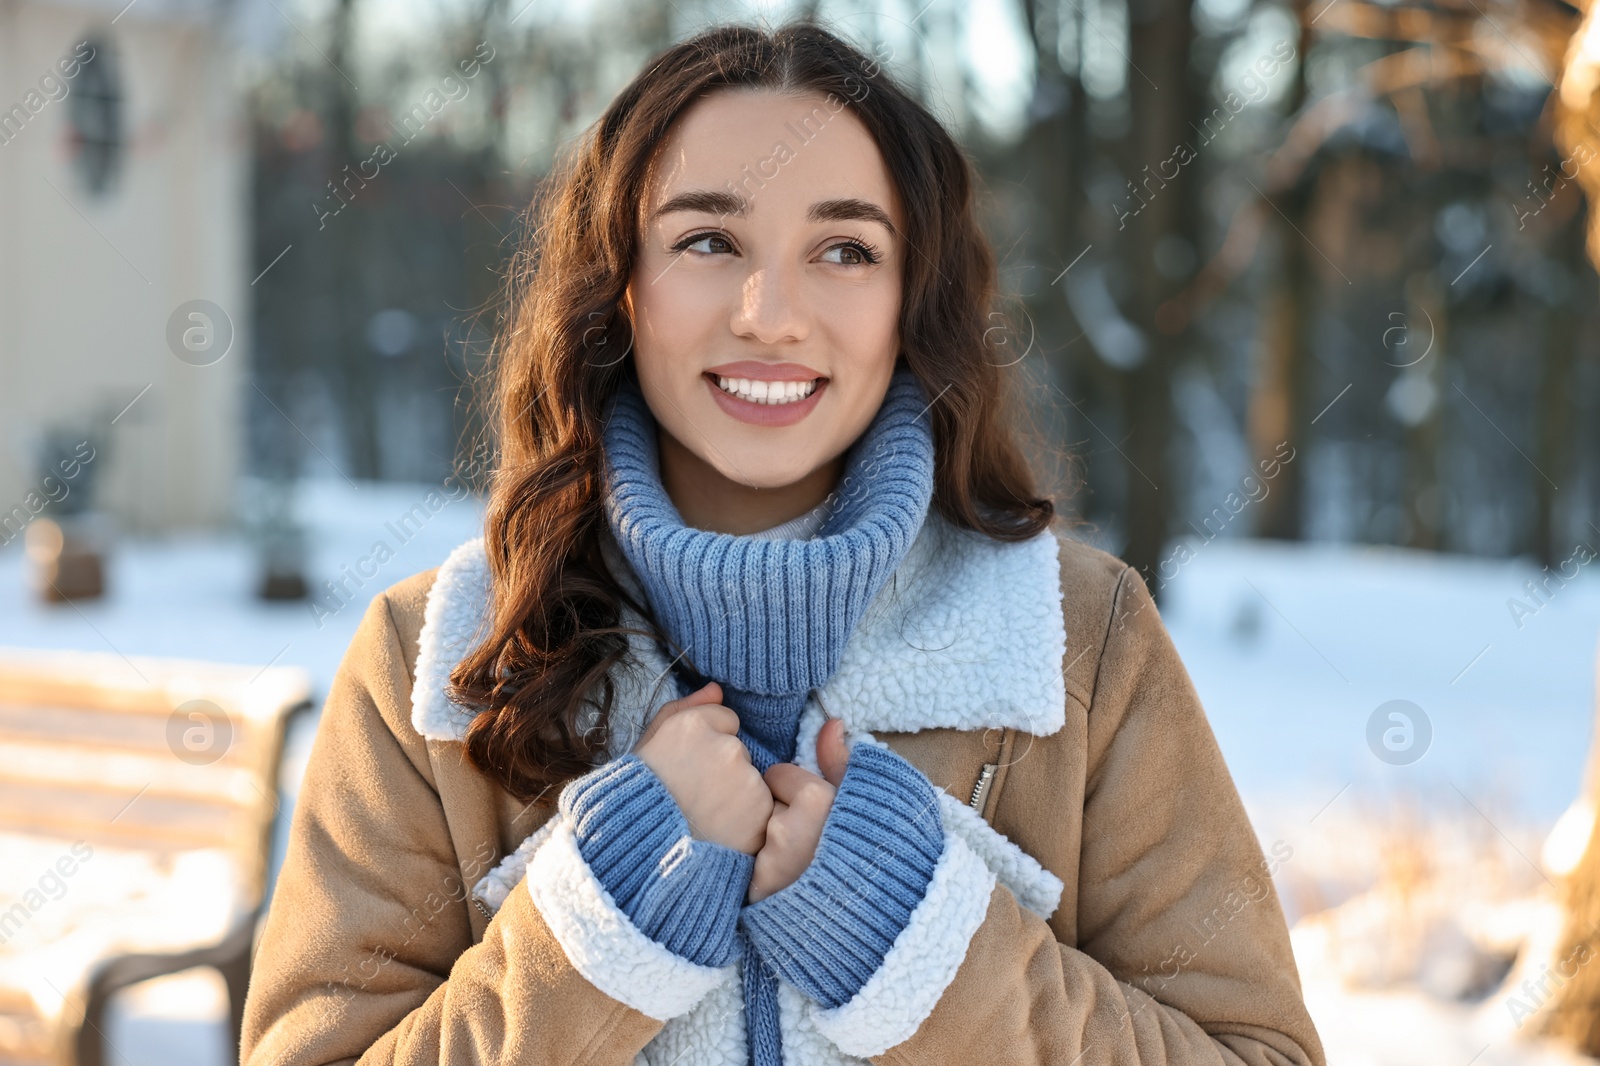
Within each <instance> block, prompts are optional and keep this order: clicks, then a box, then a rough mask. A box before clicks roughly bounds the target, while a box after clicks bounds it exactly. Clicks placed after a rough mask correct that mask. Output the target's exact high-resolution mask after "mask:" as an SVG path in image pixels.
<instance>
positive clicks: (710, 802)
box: [633, 681, 815, 855]
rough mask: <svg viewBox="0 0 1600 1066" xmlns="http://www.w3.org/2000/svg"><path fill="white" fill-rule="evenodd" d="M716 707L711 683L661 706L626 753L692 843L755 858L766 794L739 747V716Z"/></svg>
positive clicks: (718, 694)
mask: <svg viewBox="0 0 1600 1066" xmlns="http://www.w3.org/2000/svg"><path fill="white" fill-rule="evenodd" d="M720 699H722V687H721V686H720V685H718V684H717V683H716V682H715V681H711V682H708V683H707V684H706V685H705V687H704V688H701V689H700V690H699V691H697V692H691V693H690V694H689V695H687V696H685V697H683V698H682V699H679V700H672V701H671V702H669V703H665V704H663V705H662V707H661V710H659V711H657V712H656V715H655V717H654V718H652V719H651V720H650V725H649V726H648V727H646V729H645V731H644V734H643V735H642V736H640V738H639V741H638V743H636V744H635V745H634V746H633V751H634V754H636V755H638V756H639V760H640V761H641V762H643V763H644V764H645V765H646V766H648V767H650V769H651V770H652V771H654V772H655V775H656V776H657V777H659V778H660V779H661V783H662V784H663V785H665V786H666V787H667V791H668V792H670V793H671V794H672V798H673V799H675V800H677V801H678V807H679V809H680V810H682V811H683V816H684V819H685V820H686V821H688V823H689V829H690V832H691V833H692V834H693V835H694V836H696V837H698V838H700V839H702V840H709V841H711V842H712V843H715V844H721V845H723V846H724V847H729V848H733V849H735V850H737V851H742V852H744V853H745V854H746V855H755V854H757V853H758V852H760V851H761V849H762V845H763V843H764V842H765V840H766V834H767V825H768V819H769V818H770V817H771V815H772V808H773V799H772V793H771V792H769V791H768V788H767V783H766V782H765V781H763V780H762V777H761V774H760V773H758V772H757V771H756V768H755V766H754V764H752V763H751V762H750V753H749V751H747V750H746V749H745V746H744V741H742V740H740V739H739V716H738V715H737V714H736V713H734V711H733V710H732V709H731V708H728V707H724V706H722V704H720V703H718V702H717V701H718V700H720ZM795 769H797V770H798V769H799V767H795ZM801 772H802V773H804V771H801ZM810 776H814V775H810ZM813 846H815V845H814V844H813Z"/></svg>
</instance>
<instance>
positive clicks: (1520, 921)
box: [0, 0, 1600, 1066]
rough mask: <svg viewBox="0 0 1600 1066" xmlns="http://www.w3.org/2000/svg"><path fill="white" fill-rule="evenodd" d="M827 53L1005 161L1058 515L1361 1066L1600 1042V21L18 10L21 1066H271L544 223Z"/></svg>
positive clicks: (1448, 16)
mask: <svg viewBox="0 0 1600 1066" xmlns="http://www.w3.org/2000/svg"><path fill="white" fill-rule="evenodd" d="M806 13H810V14H813V15H815V16H817V17H819V18H821V19H823V20H825V21H826V22H827V23H828V24H829V25H830V27H832V28H833V29H834V30H835V31H836V32H839V33H841V34H842V35H845V36H847V37H849V38H851V39H852V40H854V41H855V42H856V43H857V44H859V45H860V46H861V47H863V48H865V49H868V50H870V51H872V52H873V53H874V54H876V55H877V56H879V57H881V58H882V60H883V65H884V67H885V69H886V70H887V71H889V73H890V74H892V75H893V76H894V77H896V78H898V79H901V80H902V82H903V83H904V84H906V85H907V86H909V87H910V88H911V89H912V90H913V91H914V92H915V93H916V94H917V95H918V96H919V97H920V98H921V99H922V100H924V101H925V102H926V103H927V105H928V106H929V107H931V108H932V109H933V110H934V112H935V113H936V114H938V115H939V116H940V117H941V119H943V120H944V121H945V122H946V123H948V125H949V127H950V128H951V129H952V131H953V132H955V133H956V134H957V135H958V136H959V138H960V139H961V141H962V142H963V144H964V145H965V146H966V148H967V150H968V151H969V152H970V154H971V156H972V158H973V159H974V161H975V163H976V164H977V166H978V168H979V170H980V171H981V173H982V176H983V180H984V186H985V190H984V202H983V212H984V219H985V224H986V225H987V227H988V230H989V234H990V236H991V239H992V241H993V243H994V245H995V247H996V249H997V253H998V256H999V258H1000V261H1001V278H1002V284H1003V287H1004V290H1005V294H1006V297H1007V313H1006V314H1005V315H1004V316H1003V317H997V318H996V320H995V321H996V326H995V328H994V329H993V330H991V337H990V342H991V345H992V346H993V347H994V348H995V349H996V352H997V353H998V354H999V355H1000V356H1002V357H1006V358H1007V359H1008V361H1011V362H1014V363H1015V365H1016V368H1017V372H1018V373H1019V374H1021V375H1022V376H1023V381H1024V383H1025V388H1024V389H1023V392H1024V394H1025V396H1026V398H1027V401H1028V403H1029V404H1030V405H1031V406H1032V414H1033V415H1034V417H1035V420H1036V421H1037V423H1038V424H1039V425H1040V426H1041V427H1042V428H1043V429H1044V431H1045V437H1046V446H1045V447H1044V448H1042V449H1041V450H1040V452H1039V454H1037V455H1036V456H1035V459H1036V461H1037V464H1038V467H1039V470H1040V473H1041V476H1042V477H1043V478H1044V480H1045V482H1046V483H1047V484H1048V485H1049V487H1050V489H1051V491H1052V492H1053V493H1054V494H1055V495H1056V498H1057V499H1058V501H1059V504H1060V507H1061V510H1062V511H1063V512H1064V513H1066V514H1068V515H1069V516H1071V518H1072V519H1073V521H1074V522H1075V523H1076V526H1077V533H1076V535H1077V536H1079V537H1081V538H1083V539H1085V540H1088V541H1090V542H1092V543H1094V544H1096V545H1098V546H1100V547H1103V548H1105V549H1107V550H1109V551H1112V552H1115V553H1117V554H1119V555H1121V556H1122V557H1123V558H1124V559H1126V560H1127V561H1128V562H1129V563H1131V564H1133V565H1135V566H1137V567H1138V568H1139V569H1140V570H1141V572H1143V573H1144V575H1145V579H1146V582H1147V583H1148V584H1149V585H1150V587H1151V588H1152V590H1153V591H1154V592H1155V594H1156V596H1157V600H1158V603H1159V604H1160V607H1161V611H1162V615H1163V617H1164V619H1165V620H1166V623H1167V625H1168V627H1169V628H1170V630H1171V632H1172V634H1173V638H1174V640H1175V641H1176V643H1177V644H1178V648H1179V651H1180V652H1181V654H1182V656H1183V658H1184V660H1185V662H1186V664H1187V665H1188V667H1189V670H1190V672H1191V674H1192V676H1193V678H1194V681H1195V684H1196V686H1197V688H1198V689H1199V691H1200V694H1201V697H1202V699H1203V701H1204V703H1205V706H1206V709H1207V713H1208V714H1209V716H1210V718H1211V721H1212V725H1213V728H1214V730H1215V731H1216V733H1217V736H1218V739H1219V742H1220V743H1221V746H1222V748H1223V751H1224V754H1225V755H1226V757H1227V759H1228V763H1229V766H1230V768H1231V769H1232V771H1233V774H1234V778H1235V780H1236V782H1237V784H1238V786H1239V788H1240V791H1241V793H1242V795H1243V796H1244V799H1245V801H1246V804H1247V806H1248V808H1249V810H1250V812H1251V816H1252V818H1253V820H1254V822H1255V825H1256V827H1257V830H1258V832H1259V834H1260V836H1261V839H1262V842H1263V846H1264V847H1267V846H1271V845H1272V844H1274V843H1281V845H1282V846H1283V847H1286V848H1287V849H1288V851H1289V853H1290V856H1291V857H1290V858H1289V859H1288V860H1287V861H1285V862H1283V863H1282V864H1281V866H1280V868H1279V869H1278V871H1277V873H1276V884H1277V889H1278V892H1279V895H1280V898H1281V899H1282V901H1283V904H1284V907H1285V909H1286V911H1287V912H1288V915H1289V919H1290V921H1291V924H1292V925H1293V936H1294V942H1295V948H1296V953H1297V957H1298V960H1299V965H1300V969H1301V976H1302V980H1303V982H1304V984H1305V987H1306V993H1307V999H1308V1002H1309V1003H1310V1005H1311V1007H1312V1011H1313V1014H1314V1016H1315V1018H1316V1020H1317V1023H1318V1026H1319V1029H1320V1031H1321V1035H1322V1038H1323V1040H1324V1043H1325V1044H1326V1046H1327V1050H1328V1053H1329V1059H1330V1062H1332V1063H1334V1064H1336V1066H1389V1064H1401V1063H1428V1064H1441V1066H1473V1064H1474V1063H1476V1064H1479V1066H1493V1064H1498V1063H1512V1062H1537V1063H1545V1062H1549V1063H1556V1062H1560V1063H1572V1062H1581V1061H1586V1060H1587V1059H1588V1058H1589V1057H1590V1056H1594V1055H1600V967H1592V968H1591V967H1588V966H1587V962H1588V961H1590V960H1591V959H1593V958H1597V957H1600V943H1594V944H1592V945H1591V942H1590V938H1591V937H1594V936H1595V935H1596V934H1595V933H1594V932H1593V930H1595V929H1596V928H1597V926H1596V924H1595V922H1596V921H1600V902H1597V901H1600V890H1597V889H1600V847H1591V846H1590V838H1591V836H1592V835H1593V828H1594V824H1595V818H1594V802H1593V799H1592V795H1591V790H1592V785H1593V779H1594V778H1595V772H1594V770H1593V768H1592V765H1591V763H1592V756H1591V740H1592V736H1593V732H1594V731H1593V723H1594V717H1595V691H1596V689H1595V678H1596V637H1597V630H1600V579H1597V578H1596V577H1595V573H1594V570H1595V568H1594V567H1592V566H1590V565H1589V564H1590V563H1591V562H1593V561H1594V560H1595V558H1596V556H1597V554H1600V417H1597V415H1600V330H1597V329H1596V326H1597V324H1600V300H1597V287H1596V262H1597V261H1600V226H1597V225H1594V224H1593V223H1592V222H1591V212H1590V210H1589V203H1590V198H1591V197H1593V196H1595V195H1597V194H1600V160H1597V159H1596V156H1597V155H1600V128H1597V127H1600V95H1597V89H1600V5H1596V7H1595V8H1594V9H1584V8H1582V7H1575V6H1572V5H1570V4H1568V3H1565V2H1562V0H1307V2H1303V3H1302V2H1296V0H976V2H957V0H907V2H904V3H900V2H895V0H883V2H881V3H877V4H875V5H861V4H855V3H846V2H841V3H824V4H780V3H772V4H740V3H734V2H726V3H718V4H706V3H697V2H695V0H659V2H657V0H638V2H632V3H627V4H622V3H614V2H608V0H574V2H567V3H559V4H558V3H550V2H547V0H389V2H386V3H382V4H379V3H375V2H372V0H0V1062H46V1061H50V1062H63V1063H65V1062H83V1063H91V1062H93V1063H99V1062H108V1063H110V1062H115V1063H119V1064H121V1063H130V1064H133V1063H136V1064H144V1063H163V1064H175V1063H193V1064H202V1063H203V1064H208V1066H209V1064H213V1063H221V1062H226V1061H230V1060H233V1059H234V1058H236V1052H235V1050H234V1044H233V1039H234V1037H233V1019H232V1012H231V1010H230V993H232V996H233V1002H234V1003H235V1004H237V1000H238V996H239V994H241V993H242V990H243V987H244V978H245V976H246V975H247V973H248V958H249V946H250V939H251V935H252V933H253V929H254V917H255V915H256V913H257V908H259V907H260V906H261V905H262V904H263V901H264V900H265V898H266V897H267V894H268V893H269V892H270V888H271V883H272V877H273V874H274V864H275V863H276V862H277V861H278V859H279V857H280V855H281V847H282V842H283V834H284V831H285V828H286V824H287V818H288V816H289V814H290V812H291V811H292V809H293V800H294V795H295V789H296V783H297V781H298V776H299V772H300V768H301V767H302V766H303V762H304V758H305V754H306V750H307V745H308V743H309V740H310V737H311V736H312V735H313V733H314V731H315V727H316V719H317V713H318V708H319V705H320V700H321V699H322V698H323V696H324V694H325V693H326V691H327V688H328V684H329V681H330V680H331V678H332V676H333V674H334V671H335V670H336V669H337V667H338V664H339V662H340V659H341V657H342V655H343V654H344V650H345V648H346V647H347V645H348V644H349V641H350V638H351V636H352V634H353V633H354V631H355V627H356V625H357V623H358V622H359V620H360V618H361V616H362V613H363V611H364V610H365V607H366V604H367V603H368V602H369V601H370V600H371V598H372V596H373V595H374V594H376V593H377V592H379V591H381V590H382V589H383V588H385V587H387V586H389V585H391V584H393V583H394V582H396V581H399V580H400V579H402V578H404V577H406V576H408V575H410V574H413V573H415V572H417V571H420V570H425V569H427V568H430V567H433V566H436V565H438V564H439V563H440V562H442V561H443V560H444V558H445V556H446V555H447V554H448V553H449V551H450V550H451V549H452V548H453V547H454V546H456V545H457V544H459V543H461V542H462V541H463V540H466V539H468V538H470V537H472V536H474V535H476V534H477V532H478V531H479V528H480V524H481V518H482V498H481V493H480V490H481V486H482V484H483V474H484V469H483V467H484V463H483V456H482V454H481V453H479V452H478V451H477V450H476V449H475V448H474V446H473V444H472V443H471V442H472V441H474V440H475V439H476V437H475V434H476V433H477V431H478V430H479V429H480V428H481V427H480V426H479V425H478V423H477V422H476V421H475V412H474V411H473V409H472V407H471V405H470V403H469V400H470V396H471V393H470V382H471V380H472V378H473V376H474V374H476V373H477V372H478V371H479V370H480V369H481V368H482V365H483V360H484V355H485V351H486V348H487V344H488V340H489V338H490V336H491V334H492V330H493V328H494V324H495V321H496V317H495V316H496V308H495V305H494V303H493V301H494V298H495V296H496V294H497V293H498V291H499V286H500V279H501V271H502V268H503V267H504V266H505V264H506V263H507V260H508V258H509V256H510V254H511V252H512V249H513V248H514V247H515V246H516V245H517V242H518V241H519V240H521V239H522V238H523V236H524V235H525V220H524V216H523V210H524V208H525V207H526V206H527V204H528V203H529V202H530V200H531V198H532V197H533V195H534V193H535V190H536V188H537V186H538V184H539V182H540V180H541V178H543V177H544V175H545V174H546V173H547V172H548V171H549V169H550V167H551V165H552V161H553V159H554V157H555V155H556V153H557V152H558V151H559V150H560V149H561V148H562V147H563V146H565V145H567V144H568V143H570V141H571V140H572V138H574V137H575V136H577V135H578V134H579V133H580V132H581V131H582V130H583V129H584V128H585V127H586V126H587V125H588V124H589V123H590V122H591V121H593V119H594V118H595V117H596V116H597V115H598V114H599V112H600V110H601V109H602V108H603V107H604V106H605V105H606V103H607V102H608V101H609V100H610V98H611V97H612V95H613V94H614V93H615V92H616V91H617V90H618V89H619V88H620V87H621V86H622V85H624V84H625V83H626V82H627V81H628V80H629V79H630V78H631V77H632V76H633V75H634V74H635V73H636V72H637V70H638V69H639V68H640V67H641V65H642V64H643V63H644V62H645V61H646V60H647V59H648V58H649V57H650V56H651V55H652V54H653V53H655V52H656V51H658V50H659V49H661V48H663V47H664V46H666V45H667V44H669V43H671V42H673V41H676V40H679V39H681V38H683V37H685V36H688V35H690V34H692V33H694V32H696V31H697V30H699V29H701V28H703V27H705V26H707V25H710V24H713V23H716V22H722V21H746V22H749V21H758V22H763V23H767V24H777V23H780V22H782V21H784V20H785V19H787V18H789V17H791V16H793V15H799V14H806ZM1066 593H1067V594H1068V595H1071V590H1070V589H1069V590H1066ZM1280 853H1281V849H1280Z"/></svg>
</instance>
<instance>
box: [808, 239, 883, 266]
mask: <svg viewBox="0 0 1600 1066" xmlns="http://www.w3.org/2000/svg"><path fill="white" fill-rule="evenodd" d="M834 252H838V253H839V258H838V259H833V258H831V256H832V254H833V253H834ZM822 254H823V256H824V257H825V258H827V259H828V261H829V262H830V263H839V264H840V265H842V266H866V265H868V264H870V263H876V262H877V261H878V260H879V256H878V255H877V254H876V253H875V252H874V251H873V250H872V249H871V248H869V247H867V246H866V245H865V244H861V243H859V242H857V241H845V242H844V243H842V244H836V245H834V246H833V247H831V248H829V249H828V250H827V251H826V252H824V253H822Z"/></svg>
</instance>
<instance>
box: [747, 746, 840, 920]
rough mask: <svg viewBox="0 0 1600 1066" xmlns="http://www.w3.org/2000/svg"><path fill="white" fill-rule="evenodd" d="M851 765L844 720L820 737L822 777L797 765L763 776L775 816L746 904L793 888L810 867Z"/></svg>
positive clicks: (779, 765) (782, 764) (774, 768)
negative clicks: (840, 787)
mask: <svg viewBox="0 0 1600 1066" xmlns="http://www.w3.org/2000/svg"><path fill="white" fill-rule="evenodd" d="M849 759H850V750H849V748H848V747H846V745H845V742H844V720H843V719H840V718H830V719H829V720H828V721H826V722H824V723H823V724H822V728H821V729H820V730H818V731H817V766H818V767H820V768H821V770H822V774H823V776H821V777H818V776H817V775H816V774H814V773H812V772H811V771H810V770H807V769H805V768H804V767H801V766H799V765H797V764H795V763H792V762H780V763H776V764H774V765H773V766H772V767H771V768H769V769H768V770H767V772H766V773H765V774H764V775H762V777H763V780H764V781H765V782H766V787H767V788H768V789H769V790H770V792H771V795H772V801H773V802H772V816H771V817H770V818H769V819H768V821H767V827H766V840H765V843H764V844H763V845H762V847H761V850H760V851H759V852H757V853H756V864H755V868H754V870H753V872H752V873H751V875H750V891H749V896H748V898H747V902H749V903H756V902H758V901H760V900H762V899H764V898H766V897H767V896H770V895H772V894H774V893H776V892H778V891H781V890H782V889H785V888H788V887H789V886H790V885H792V884H794V882H795V881H797V880H798V879H799V877H800V875H801V874H802V873H804V872H805V869H806V867H807V866H810V865H811V860H812V859H813V858H815V857H816V854H817V843H818V842H819V841H820V840H821V839H822V827H823V825H824V823H826V822H827V820H828V812H829V811H831V810H833V797H834V796H835V794H837V793H838V791H839V783H840V782H841V781H843V780H844V769H845V765H846V764H847V763H848V761H849Z"/></svg>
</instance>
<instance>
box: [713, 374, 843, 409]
mask: <svg viewBox="0 0 1600 1066" xmlns="http://www.w3.org/2000/svg"><path fill="white" fill-rule="evenodd" d="M712 377H713V378H715V379H716V384H717V388H719V389H721V390H722V391H723V392H725V393H727V394H728V395H729V396H737V397H738V398H739V399H741V400H745V401H747V402H749V403H760V404H767V405H769V406H774V407H776V406H781V405H783V404H786V403H798V402H799V401H801V400H804V399H805V398H806V397H807V396H810V395H811V394H812V393H813V392H815V391H816V389H817V384H818V382H820V381H821V380H822V379H821V378H815V379H813V380H811V381H761V380H759V379H751V378H725V377H721V376H720V375H715V374H713V375H712Z"/></svg>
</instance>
